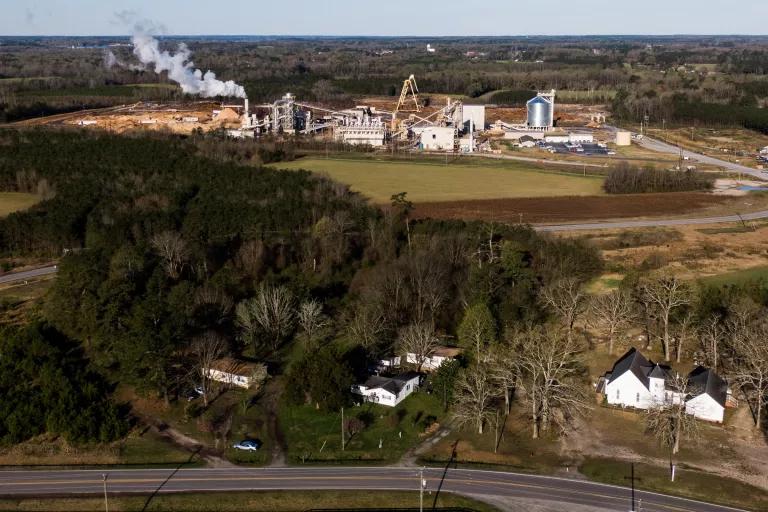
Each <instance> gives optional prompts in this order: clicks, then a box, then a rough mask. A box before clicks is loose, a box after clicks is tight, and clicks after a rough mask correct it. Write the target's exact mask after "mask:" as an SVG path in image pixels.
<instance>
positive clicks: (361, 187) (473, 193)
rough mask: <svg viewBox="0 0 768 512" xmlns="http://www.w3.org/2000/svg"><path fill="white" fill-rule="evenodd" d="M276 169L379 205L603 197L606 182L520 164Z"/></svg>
mask: <svg viewBox="0 0 768 512" xmlns="http://www.w3.org/2000/svg"><path fill="white" fill-rule="evenodd" d="M275 167H280V168H285V169H307V170H310V171H314V172H318V173H323V174H327V175H328V176H330V177H331V178H332V179H334V180H336V181H339V182H341V183H346V184H348V185H350V187H351V188H352V190H355V191H357V192H360V193H362V194H364V195H366V196H368V197H370V198H371V199H372V200H373V201H374V202H376V203H389V201H390V198H391V197H392V195H393V194H397V193H399V192H407V193H408V199H409V200H411V201H413V202H433V201H460V200H471V199H505V198H517V197H555V196H592V195H600V194H602V193H603V191H602V183H603V180H602V178H596V177H582V176H574V175H569V174H566V173H558V172H555V171H543V170H537V169H536V168H535V167H534V165H533V164H527V163H520V162H511V161H509V162H497V161H492V162H480V161H476V160H475V161H469V160H467V159H460V160H459V161H458V162H455V163H449V164H448V165H446V164H445V163H443V162H441V161H439V160H434V159H433V160H426V161H424V160H422V161H392V160H390V161H387V160H363V159H357V160H352V159H341V158H338V159H336V158H329V159H325V158H305V159H300V160H296V161H293V162H281V163H279V164H275Z"/></svg>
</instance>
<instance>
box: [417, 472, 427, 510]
mask: <svg viewBox="0 0 768 512" xmlns="http://www.w3.org/2000/svg"><path fill="white" fill-rule="evenodd" d="M426 486H427V481H426V480H424V468H423V467H422V468H421V469H419V512H424V488H425V487H426Z"/></svg>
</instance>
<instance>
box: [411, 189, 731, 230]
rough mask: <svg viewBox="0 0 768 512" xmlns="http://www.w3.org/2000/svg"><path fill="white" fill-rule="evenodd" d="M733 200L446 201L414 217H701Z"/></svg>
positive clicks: (419, 209)
mask: <svg viewBox="0 0 768 512" xmlns="http://www.w3.org/2000/svg"><path fill="white" fill-rule="evenodd" d="M731 201H733V198H726V197H723V196H713V195H711V194H704V193H699V192H673V193H666V194H627V195H620V196H608V195H602V196H592V197H573V196H572V197H543V198H540V199H536V198H504V199H485V200H474V201H472V200H468V201H467V200H465V201H443V202H432V203H425V204H421V203H419V204H417V205H416V209H415V211H414V217H416V218H433V219H463V220H485V221H494V222H523V223H537V224H538V223H544V224H546V223H553V222H577V221H582V220H595V219H617V218H635V217H651V216H653V217H662V216H673V215H681V214H688V213H692V212H696V213H697V214H698V213H701V212H702V211H705V210H706V211H708V210H709V209H710V208H715V207H718V206H721V207H725V206H727V205H728V203H729V202H731Z"/></svg>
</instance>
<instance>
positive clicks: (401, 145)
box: [69, 75, 632, 155]
mask: <svg viewBox="0 0 768 512" xmlns="http://www.w3.org/2000/svg"><path fill="white" fill-rule="evenodd" d="M443 98H444V99H440V97H439V96H437V97H436V96H435V95H430V96H426V97H422V96H421V94H420V91H419V87H418V85H417V83H416V78H415V77H414V76H413V75H410V76H409V77H408V78H406V79H405V80H403V82H402V88H401V90H400V95H399V96H396V97H395V98H392V99H389V98H387V99H383V98H377V97H372V98H368V99H366V100H364V101H361V103H364V104H360V105H356V106H354V107H350V108H344V107H342V108H339V107H335V108H334V107H333V106H332V105H328V104H316V103H311V102H305V101H302V100H301V99H300V98H298V97H296V96H295V95H294V94H291V93H286V94H284V95H283V96H282V97H280V98H278V99H276V100H275V101H273V102H271V103H261V104H251V102H249V100H248V99H247V98H244V99H243V100H242V103H239V102H238V103H230V104H218V103H213V102H197V103H186V104H183V105H159V104H151V103H137V104H134V105H125V106H121V107H119V108H116V109H112V110H111V111H110V112H106V113H104V114H97V115H94V114H93V113H89V114H86V115H83V116H73V120H72V121H69V122H73V123H76V124H78V125H79V126H82V127H86V126H88V127H90V126H94V127H103V128H106V129H108V130H112V131H123V130H130V129H142V130H169V131H173V132H177V133H192V132H194V131H196V130H204V131H211V130H219V131H222V132H223V133H226V134H227V135H229V136H230V137H233V138H260V137H263V136H279V137H294V136H309V137H317V138H319V139H322V140H326V141H333V142H335V143H338V144H344V145H350V146H368V147H371V148H385V147H387V148H391V149H396V150H398V151H422V152H427V153H428V152H439V153H455V154H469V153H474V152H478V151H480V152H491V151H492V152H501V151H502V149H500V148H499V147H498V146H497V147H495V148H494V147H493V141H494V140H498V141H506V144H507V145H511V146H516V147H519V148H529V149H533V148H539V149H543V150H545V151H550V152H557V153H560V152H571V153H583V154H585V155H596V154H607V153H609V152H608V149H607V146H606V144H605V142H611V143H614V144H616V145H617V146H622V145H628V144H631V143H632V137H631V134H630V133H629V132H623V131H618V132H616V131H615V130H607V131H605V130H604V131H602V132H600V131H596V130H597V129H599V128H600V127H601V125H602V123H604V122H605V114H604V113H603V112H597V113H595V111H593V110H592V109H591V108H586V109H582V110H580V111H577V112H574V110H573V106H571V108H570V109H568V108H564V109H563V111H562V112H557V111H556V105H555V98H556V91H555V90H550V91H545V92H538V93H536V94H535V96H534V97H532V98H531V99H530V100H528V101H527V102H526V104H525V109H521V108H516V107H508V106H503V105H502V106H499V105H493V104H468V102H465V101H462V100H457V99H455V98H451V97H447V96H446V97H443ZM366 103H367V104H366ZM490 116H494V117H495V119H496V121H495V122H492V123H491V124H489V122H488V117H490ZM502 119H503V120H502ZM518 120H519V121H518ZM565 126H571V127H572V128H568V129H566V128H565ZM598 135H600V136H602V138H603V139H605V137H606V135H607V136H609V137H610V138H611V139H612V140H610V141H608V140H604V141H603V143H598V142H597V141H596V140H595V139H596V137H597V136H598ZM614 136H615V139H613V137H614Z"/></svg>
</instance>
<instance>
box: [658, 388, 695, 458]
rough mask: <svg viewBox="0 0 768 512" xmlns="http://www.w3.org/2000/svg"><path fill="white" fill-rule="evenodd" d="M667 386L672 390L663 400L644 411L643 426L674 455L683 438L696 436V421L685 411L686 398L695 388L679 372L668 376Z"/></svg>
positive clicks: (678, 449)
mask: <svg viewBox="0 0 768 512" xmlns="http://www.w3.org/2000/svg"><path fill="white" fill-rule="evenodd" d="M667 386H669V387H670V388H672V389H674V391H673V392H671V394H670V395H668V397H667V398H666V399H665V400H664V401H662V402H661V403H657V404H654V407H651V408H650V409H648V410H647V411H646V416H645V426H646V429H647V430H648V431H649V432H651V433H653V435H654V436H656V438H657V439H658V440H659V441H660V442H661V444H662V445H664V446H666V447H668V448H669V449H670V450H671V453H672V455H675V454H677V452H679V451H680V442H681V441H682V440H683V439H689V440H690V439H695V438H696V437H697V436H698V422H697V421H696V418H695V417H694V416H693V415H692V414H688V412H687V411H686V400H687V398H688V396H689V394H692V393H693V394H695V392H696V390H692V389H690V387H689V385H688V379H687V377H685V376H682V375H679V374H675V375H674V376H670V377H669V379H668V380H667Z"/></svg>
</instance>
